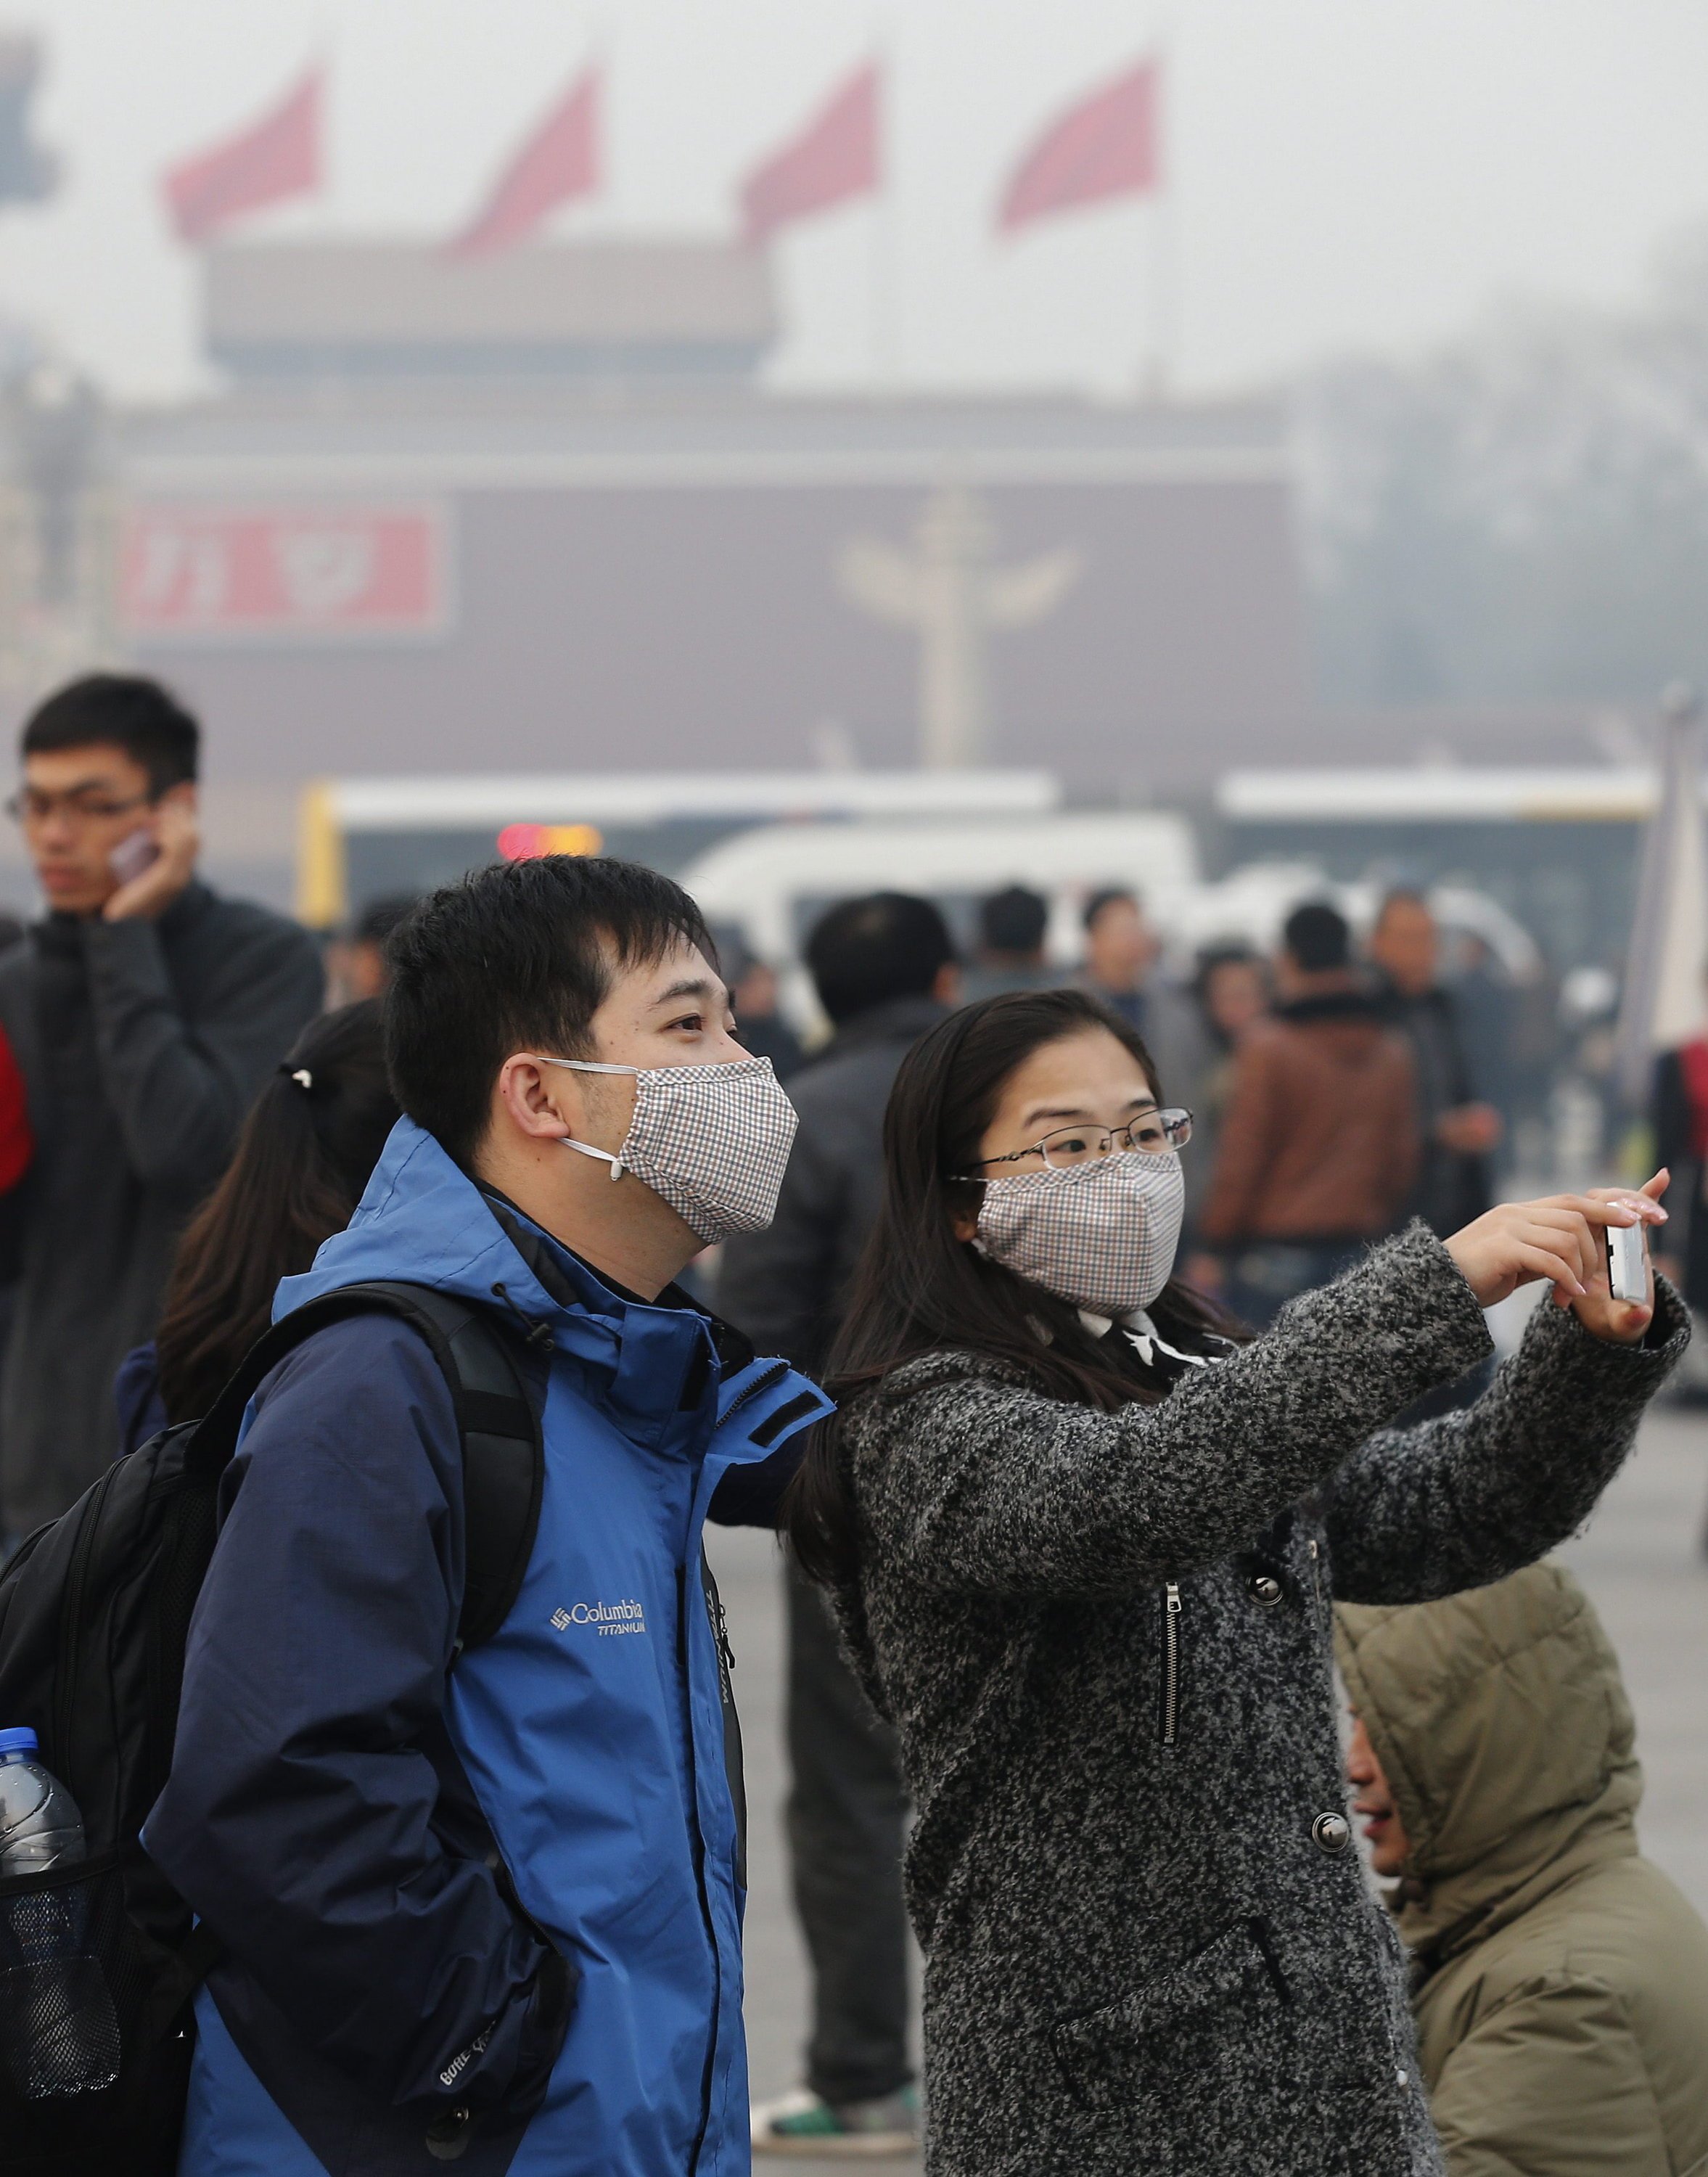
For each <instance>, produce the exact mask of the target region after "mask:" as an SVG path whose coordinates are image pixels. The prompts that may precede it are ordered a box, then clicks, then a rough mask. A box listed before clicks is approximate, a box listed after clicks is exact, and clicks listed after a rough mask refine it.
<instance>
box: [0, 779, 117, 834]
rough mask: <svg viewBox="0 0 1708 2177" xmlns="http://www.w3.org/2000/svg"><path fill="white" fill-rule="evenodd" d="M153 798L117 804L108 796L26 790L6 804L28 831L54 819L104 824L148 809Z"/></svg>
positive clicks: (8, 810) (7, 810)
mask: <svg viewBox="0 0 1708 2177" xmlns="http://www.w3.org/2000/svg"><path fill="white" fill-rule="evenodd" d="M149 801H150V796H149V795H148V794H131V795H130V796H129V798H128V799H126V800H123V801H114V800H112V799H111V798H110V797H109V796H108V795H106V794H80V793H74V794H42V793H41V792H39V791H38V790H37V789H36V788H35V787H33V786H26V787H25V788H24V790H23V791H22V793H20V794H14V795H13V797H12V799H10V800H9V801H8V803H7V804H6V814H7V815H8V816H9V817H11V819H12V820H13V821H14V823H17V824H22V825H23V826H25V828H26V829H27V828H28V827H30V825H32V824H45V823H46V821H48V819H49V818H50V817H52V816H65V817H68V818H69V819H70V821H72V822H73V823H74V824H101V823H106V822H107V821H110V820H111V819H112V818H113V817H115V816H128V815H129V814H130V812H131V810H133V809H145V808H146V807H147V806H148V805H149Z"/></svg>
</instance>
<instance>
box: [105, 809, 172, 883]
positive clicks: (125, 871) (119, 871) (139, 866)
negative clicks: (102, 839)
mask: <svg viewBox="0 0 1708 2177" xmlns="http://www.w3.org/2000/svg"><path fill="white" fill-rule="evenodd" d="M159 859H160V848H158V847H157V846H156V844H155V838H154V834H153V832H150V830H149V829H148V828H147V827H146V826H145V825H140V824H139V826H138V827H137V828H136V830H135V831H134V832H126V833H125V835H124V837H123V838H122V839H121V840H120V841H119V843H118V844H117V846H116V847H115V848H113V849H112V853H111V854H108V856H107V858H106V866H107V867H108V869H110V870H112V873H113V875H114V876H116V877H117V879H118V881H119V882H120V883H121V884H128V883H129V882H130V881H131V880H132V879H133V878H134V877H139V876H141V875H142V873H143V871H144V870H145V869H147V868H148V867H149V865H150V863H152V862H156V861H158V860H159Z"/></svg>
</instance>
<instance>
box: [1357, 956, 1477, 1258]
mask: <svg viewBox="0 0 1708 2177" xmlns="http://www.w3.org/2000/svg"><path fill="white" fill-rule="evenodd" d="M1378 1004H1379V1005H1380V1007H1381V1010H1382V1017H1383V1019H1384V1020H1385V1021H1387V1022H1388V1023H1389V1026H1390V1027H1391V1028H1394V1029H1395V1030H1396V1031H1397V1032H1398V1033H1399V1034H1401V1035H1403V1036H1404V1037H1405V1039H1406V1041H1407V1042H1408V1043H1409V1044H1410V1045H1411V1062H1412V1073H1413V1080H1414V1084H1415V1094H1416V1103H1417V1126H1418V1132H1419V1135H1420V1138H1421V1139H1420V1149H1421V1154H1420V1156H1419V1159H1418V1165H1417V1176H1416V1181H1415V1182H1414V1186H1413V1189H1412V1193H1411V1198H1410V1201H1409V1203H1408V1204H1407V1208H1408V1209H1409V1210H1410V1211H1411V1214H1414V1215H1416V1216H1419V1217H1421V1218H1422V1219H1423V1221H1424V1223H1425V1224H1426V1225H1428V1226H1429V1228H1430V1230H1432V1231H1434V1232H1438V1233H1440V1234H1441V1236H1443V1239H1444V1238H1446V1237H1447V1236H1448V1235H1449V1234H1450V1233H1454V1232H1457V1231H1458V1230H1460V1227H1461V1225H1469V1224H1470V1223H1471V1220H1472V1219H1474V1218H1477V1217H1481V1216H1482V1213H1483V1212H1484V1210H1485V1209H1487V1208H1488V1205H1489V1201H1490V1186H1489V1175H1488V1159H1487V1157H1484V1156H1481V1155H1479V1154H1477V1153H1476V1151H1475V1150H1473V1149H1449V1148H1448V1146H1447V1144H1446V1143H1444V1142H1441V1141H1438V1140H1437V1139H1436V1136H1435V1128H1436V1125H1437V1122H1438V1121H1439V1120H1440V1119H1441V1118H1442V1117H1443V1115H1444V1114H1445V1113H1447V1112H1449V1111H1451V1110H1455V1109H1456V1108H1457V1107H1458V1106H1459V1105H1461V1104H1470V1103H1473V1102H1475V1101H1476V1096H1477V1088H1476V1083H1475V1082H1474V1081H1473V1080H1472V1078H1471V1061H1470V1060H1469V1059H1468V1057H1467V1056H1466V1055H1465V1038H1464V1034H1463V1033H1462V1031H1461V1028H1460V1018H1459V1002H1458V1000H1457V999H1456V998H1455V997H1454V994H1453V992H1452V991H1451V990H1446V989H1443V987H1441V986H1440V985H1437V986H1436V988H1435V989H1433V990H1424V991H1422V993H1421V994H1420V995H1419V996H1416V997H1408V996H1406V995H1405V992H1404V991H1402V990H1399V989H1398V988H1396V986H1395V985H1394V984H1392V983H1390V982H1388V981H1385V980H1384V981H1383V984H1382V985H1381V989H1380V991H1379V993H1378Z"/></svg>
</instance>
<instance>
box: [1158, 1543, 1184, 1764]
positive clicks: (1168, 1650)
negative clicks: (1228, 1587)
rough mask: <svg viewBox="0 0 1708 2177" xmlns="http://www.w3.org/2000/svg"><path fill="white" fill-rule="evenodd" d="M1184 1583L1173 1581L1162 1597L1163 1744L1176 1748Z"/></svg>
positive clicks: (1178, 1719) (1167, 1586) (1164, 1590)
mask: <svg viewBox="0 0 1708 2177" xmlns="http://www.w3.org/2000/svg"><path fill="white" fill-rule="evenodd" d="M1180 1608H1181V1604H1180V1582H1179V1581H1178V1580H1170V1581H1169V1582H1168V1583H1167V1585H1165V1587H1164V1589H1163V1598H1162V1732H1161V1738H1162V1743H1163V1744H1164V1745H1165V1746H1172V1745H1173V1744H1174V1743H1175V1739H1176V1736H1177V1734H1178V1730H1179V1725H1180Z"/></svg>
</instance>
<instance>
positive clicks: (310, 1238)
mask: <svg viewBox="0 0 1708 2177" xmlns="http://www.w3.org/2000/svg"><path fill="white" fill-rule="evenodd" d="M379 1022H380V1014H379V1001H378V1000H377V999H374V998H368V999H366V1000H364V1001H363V1002H362V1003H361V1004H360V1005H354V1006H341V1007H339V1009H338V1010H337V1012H330V1013H323V1014H322V1015H321V1017H320V1018H319V1020H317V1021H314V1022H311V1023H310V1024H309V1025H308V1027H307V1028H304V1030H303V1033H302V1034H301V1035H300V1036H299V1037H298V1038H297V1041H296V1043H295V1045H293V1046H292V1051H291V1055H290V1056H289V1057H288V1058H286V1060H285V1061H284V1063H283V1064H282V1065H281V1067H279V1068H278V1069H277V1071H276V1072H275V1073H274V1074H273V1076H272V1078H271V1079H270V1080H269V1082H268V1083H267V1084H266V1086H265V1088H263V1089H262V1091H261V1093H260V1094H259V1096H257V1097H256V1099H255V1100H254V1104H253V1105H250V1107H249V1115H248V1118H247V1119H246V1120H245V1121H243V1132H242V1134H241V1135H240V1136H239V1137H238V1140H237V1153H236V1154H235V1155H234V1156H233V1157H232V1161H231V1163H230V1165H228V1166H227V1168H226V1175H225V1176H224V1178H223V1179H221V1181H220V1183H219V1185H218V1186H217V1187H216V1188H215V1189H214V1191H213V1192H212V1193H211V1194H210V1196H209V1197H208V1198H207V1200H206V1201H205V1203H203V1204H202V1206H201V1208H200V1209H199V1210H198V1211H197V1212H196V1214H195V1215H194V1217H193V1218H192V1219H190V1222H189V1224H188V1225H187V1226H186V1228H185V1230H184V1234H183V1238H182V1239H181V1240H180V1241H178V1247H177V1256H176V1258H174V1261H173V1263H172V1281H171V1283H170V1284H169V1285H168V1286H167V1288H166V1307H165V1311H164V1312H163V1313H162V1315H161V1324H160V1329H159V1330H158V1331H157V1332H156V1334H155V1343H156V1350H158V1352H159V1355H160V1387H161V1397H162V1398H163V1399H165V1401H166V1416H167V1418H168V1419H169V1420H171V1421H193V1420H194V1419H195V1418H196V1417H197V1416H199V1415H201V1414H205V1413H206V1411H207V1410H208V1408H209V1407H210V1405H212V1403H213V1399H214V1394H215V1393H216V1391H217V1390H218V1389H219V1388H220V1386H221V1384H222V1383H224V1382H225V1380H226V1378H227V1377H228V1376H229V1375H230V1374H231V1372H232V1370H233V1369H234V1368H235V1367H237V1362H238V1361H240V1360H241V1359H242V1358H243V1354H244V1352H245V1351H246V1350H248V1347H249V1346H250V1345H252V1344H253V1343H254V1340H255V1339H257V1338H259V1336H260V1334H261V1333H262V1332H263V1331H264V1330H265V1329H266V1327H267V1323H268V1319H269V1318H270V1315H271V1312H272V1307H273V1290H274V1288H275V1286H276V1285H277V1284H278V1282H279V1280H280V1279H281V1278H288V1277H292V1276H295V1275H296V1274H297V1273H298V1272H299V1271H303V1270H306V1269H308V1266H309V1264H310V1263H312V1262H313V1261H314V1253H315V1250H316V1249H317V1248H318V1247H319V1245H320V1243H321V1241H323V1240H330V1238H331V1236H332V1235H333V1234H334V1233H335V1232H341V1231H342V1230H343V1229H344V1227H345V1226H346V1225H347V1224H348V1223H349V1222H350V1219H351V1216H352V1214H353V1212H354V1210H355V1208H356V1205H357V1203H358V1202H359V1201H360V1200H361V1199H362V1191H363V1188H364V1187H366V1186H367V1184H368V1179H369V1177H370V1176H371V1175H372V1173H373V1170H374V1165H376V1164H377V1163H378V1162H379V1152H380V1150H381V1149H384V1147H385V1137H386V1136H387V1134H389V1133H390V1131H391V1129H392V1127H394V1126H395V1125H396V1121H397V1116H398V1110H397V1103H396V1099H395V1098H394V1097H393V1095H392V1094H391V1089H390V1084H389V1083H387V1081H386V1078H385V1051H384V1049H383V1047H382V1044H381V1039H380V1025H379ZM299 1076H306V1077H307V1078H306V1080H304V1079H303V1078H298V1077H299Z"/></svg>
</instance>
